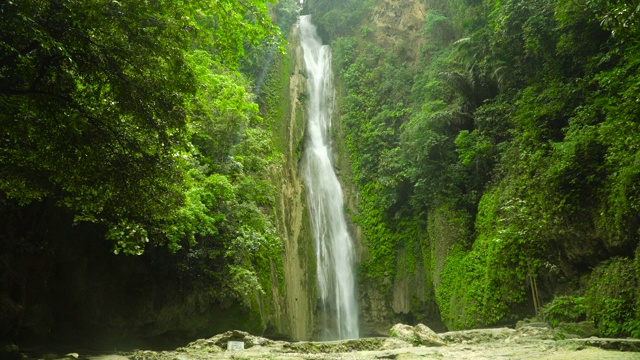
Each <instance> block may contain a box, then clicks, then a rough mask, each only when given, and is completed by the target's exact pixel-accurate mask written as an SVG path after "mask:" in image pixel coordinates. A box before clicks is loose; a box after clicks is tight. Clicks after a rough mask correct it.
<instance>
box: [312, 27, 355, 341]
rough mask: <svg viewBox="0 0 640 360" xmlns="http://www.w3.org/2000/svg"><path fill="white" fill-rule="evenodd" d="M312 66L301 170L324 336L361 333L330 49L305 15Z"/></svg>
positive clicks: (344, 335)
mask: <svg viewBox="0 0 640 360" xmlns="http://www.w3.org/2000/svg"><path fill="white" fill-rule="evenodd" d="M300 34H301V40H300V42H301V44H302V49H303V51H304V61H305V64H306V67H307V87H308V92H309V101H308V107H309V108H308V115H309V117H308V121H307V129H306V143H305V148H304V155H303V162H302V169H303V170H302V171H303V174H304V180H305V184H306V189H307V201H308V204H309V212H310V217H311V226H312V228H313V235H314V245H315V249H316V267H317V272H318V289H319V297H320V302H321V303H320V305H321V308H320V309H319V311H320V320H321V327H322V329H321V330H322V333H321V336H320V337H321V338H322V340H332V339H354V338H357V337H358V336H359V334H358V306H357V303H356V297H355V280H354V269H353V267H354V249H353V242H352V241H351V237H350V236H349V232H348V231H347V224H346V220H345V217H344V209H343V206H344V201H343V195H342V188H341V186H340V182H339V181H338V178H337V177H336V174H335V172H334V170H333V166H332V164H331V134H330V130H331V113H332V111H333V100H334V95H335V94H334V88H333V73H332V72H331V50H330V48H329V46H327V45H322V42H321V40H320V38H319V37H318V35H317V33H316V28H315V26H313V24H311V18H310V16H309V15H306V16H301V17H300Z"/></svg>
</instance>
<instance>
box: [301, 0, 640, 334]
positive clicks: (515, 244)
mask: <svg viewBox="0 0 640 360" xmlns="http://www.w3.org/2000/svg"><path fill="white" fill-rule="evenodd" d="M314 3H315V4H316V5H314V6H310V8H311V10H312V11H313V10H314V8H317V9H322V8H331V7H332V6H335V7H336V9H342V10H344V11H345V12H346V14H345V15H343V17H344V18H351V17H352V15H353V17H356V15H355V14H360V13H366V11H367V6H369V5H370V4H369V3H363V2H355V1H347V2H341V4H340V5H338V4H335V2H332V1H328V0H325V1H316V2H314ZM356 3H358V4H359V5H357V4H356ZM423 3H424V4H425V5H426V9H427V12H426V16H425V20H424V28H423V34H422V41H423V45H422V47H421V49H420V52H419V54H418V56H417V58H416V59H413V58H411V56H410V55H407V52H406V51H404V50H403V49H402V45H401V44H400V45H398V47H397V48H395V49H394V48H388V47H387V48H381V47H380V46H379V45H378V43H377V41H378V38H377V37H376V36H378V35H376V30H375V29H373V28H372V27H371V26H372V25H371V24H370V23H369V22H367V21H362V22H361V23H360V25H358V26H354V25H353V24H354V23H351V26H352V31H347V30H344V29H343V27H341V26H335V24H333V23H331V22H329V21H327V20H326V19H325V17H323V16H321V17H320V18H316V21H317V22H320V24H321V25H322V26H323V27H324V28H325V30H326V31H327V32H328V33H329V35H330V36H331V37H332V40H331V43H332V46H333V49H334V58H335V67H336V69H337V72H338V74H339V79H340V81H341V82H342V84H343V86H344V91H343V97H342V100H341V107H340V112H341V116H342V120H343V122H344V124H345V128H346V139H347V143H348V148H349V151H350V154H351V159H352V168H353V174H354V179H355V182H356V186H357V187H358V191H359V195H360V204H359V213H358V214H357V216H356V221H357V222H358V224H359V225H361V226H362V227H363V233H364V236H365V241H366V244H367V245H368V248H369V250H370V252H371V258H370V259H369V260H367V261H366V262H365V263H364V264H363V267H362V274H361V275H363V276H367V277H372V278H377V279H383V278H385V277H387V278H388V277H391V279H392V280H393V276H394V274H393V269H395V268H396V266H395V262H396V254H398V252H399V251H400V249H402V248H407V247H408V246H412V247H413V248H414V249H415V248H416V246H417V247H418V248H421V249H422V251H419V252H418V253H421V254H431V258H430V259H428V256H423V258H422V259H423V261H424V263H425V264H426V265H429V266H430V267H431V271H432V277H433V279H434V281H433V285H434V287H435V295H436V301H437V304H438V307H439V309H440V312H441V315H442V319H443V320H444V321H445V323H446V324H447V325H448V326H449V327H450V328H462V327H473V326H481V325H491V324H498V323H504V322H511V321H514V320H515V319H517V318H519V317H523V316H527V315H535V314H537V313H538V312H539V310H540V308H541V304H542V303H549V302H551V300H552V298H553V295H554V294H555V293H559V294H560V295H562V294H563V293H562V292H569V293H572V292H577V293H576V295H575V296H578V297H580V296H582V294H581V293H580V292H582V293H584V292H585V291H587V290H588V292H587V294H586V295H585V297H584V299H585V300H584V303H583V304H584V306H585V307H586V309H582V310H580V311H578V310H576V311H575V314H573V313H571V314H569V313H567V314H563V313H561V312H559V310H558V307H559V306H560V305H559V304H560V302H561V301H560V300H558V301H560V302H556V303H555V304H556V306H551V307H546V308H545V313H546V314H547V315H548V316H550V317H551V319H552V321H560V320H561V319H563V316H564V317H567V318H570V317H573V318H577V317H578V315H577V314H578V313H580V314H582V313H583V312H585V313H586V315H587V317H588V319H589V320H591V321H594V322H595V323H596V324H597V325H598V327H599V330H600V331H601V333H603V334H608V335H617V336H624V335H630V334H633V335H634V336H638V332H637V324H638V320H639V319H640V315H639V314H638V313H637V311H635V312H634V311H632V309H634V307H632V305H633V304H637V301H638V299H639V296H638V294H637V292H636V291H635V287H631V286H629V289H628V291H627V290H624V289H625V288H626V286H624V285H622V284H623V283H624V284H632V283H636V282H637V281H638V279H639V278H638V274H637V272H634V271H633V270H634V268H633V267H632V265H631V264H632V263H633V261H637V260H631V259H633V258H634V251H636V249H637V248H638V245H639V239H640V202H639V201H640V193H639V191H640V190H639V189H640V175H639V174H640V163H639V162H638V157H639V156H640V148H639V145H638V144H640V127H639V126H640V121H639V119H640V105H639V104H638V98H637V94H638V93H639V92H640V89H639V88H638V87H639V86H640V78H638V74H639V71H638V70H639V66H640V55H638V54H640V52H639V51H638V50H639V48H640V34H639V33H638V26H637V25H638V21H640V11H639V9H638V6H639V5H640V4H638V2H637V1H632V2H625V1H600V0H589V1H586V2H579V1H553V0H543V1H533V2H532V1H523V0H507V1H488V0H486V1H456V0H448V1H426V2H423ZM368 9H369V10H370V9H371V8H368ZM336 11H337V10H336ZM365 18H367V17H366V16H365ZM369 18H371V17H369ZM358 19H362V18H361V17H359V18H358ZM337 24H340V22H337ZM405 35H406V34H405ZM424 224H428V226H427V230H428V231H427V233H426V234H424V232H423V233H422V234H423V235H416V234H420V232H414V231H406V229H411V228H418V229H420V228H423V227H424ZM416 237H418V238H417V239H416ZM411 244H413V245H411ZM416 244H417V245H416ZM614 257H622V258H623V259H626V260H616V261H613V262H611V263H603V265H600V267H598V268H597V269H599V270H595V271H594V273H593V275H592V280H591V282H590V283H589V285H588V286H587V285H583V286H582V287H580V286H579V285H576V282H575V281H572V279H575V278H577V277H580V276H582V275H585V274H588V273H589V272H590V271H591V269H593V268H594V267H596V266H598V264H599V263H601V262H602V261H604V260H607V259H610V258H614ZM636 257H637V256H636ZM606 264H610V265H606ZM616 264H618V265H616ZM623 264H625V265H624V266H623ZM615 276H617V277H618V278H620V279H626V280H625V281H624V282H621V283H619V284H620V285H619V286H618V285H614V284H613V283H614V282H612V281H611V280H612V277H615ZM605 284H607V285H608V286H609V287H606V288H605V287H603V286H605ZM585 286H587V287H588V289H587V288H585ZM614 289H616V290H614ZM603 294H610V296H611V297H610V298H608V297H604V295H603ZM565 295H566V294H565ZM569 295H570V294H569ZM427 300H428V299H427ZM636 308H637V306H636ZM554 319H555V320H554ZM614 324H617V325H615V326H614Z"/></svg>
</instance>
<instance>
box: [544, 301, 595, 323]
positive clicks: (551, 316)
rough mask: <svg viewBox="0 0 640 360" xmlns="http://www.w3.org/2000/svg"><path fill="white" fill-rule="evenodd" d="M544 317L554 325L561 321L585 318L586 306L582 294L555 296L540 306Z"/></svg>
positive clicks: (574, 320) (575, 320)
mask: <svg viewBox="0 0 640 360" xmlns="http://www.w3.org/2000/svg"><path fill="white" fill-rule="evenodd" d="M542 315H543V316H544V319H545V320H547V321H548V322H549V323H551V326H553V327H556V326H558V324H559V323H561V322H578V321H582V320H585V318H586V315H587V308H586V306H585V300H584V297H582V296H557V297H555V298H554V299H553V301H551V302H550V303H548V304H546V305H545V306H544V307H543V308H542Z"/></svg>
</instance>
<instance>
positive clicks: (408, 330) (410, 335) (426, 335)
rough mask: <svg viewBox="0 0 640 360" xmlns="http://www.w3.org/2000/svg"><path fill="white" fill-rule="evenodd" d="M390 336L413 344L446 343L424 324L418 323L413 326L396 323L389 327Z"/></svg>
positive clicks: (433, 344) (436, 344) (432, 344)
mask: <svg viewBox="0 0 640 360" xmlns="http://www.w3.org/2000/svg"><path fill="white" fill-rule="evenodd" d="M391 337H392V338H396V339H399V340H402V341H406V342H408V343H409V344H413V345H424V346H443V345H446V344H445V343H444V341H442V339H441V338H440V336H438V334H436V333H435V332H434V331H433V330H431V329H429V327H427V326H426V325H424V324H418V325H416V326H415V327H413V326H411V325H405V324H396V325H394V326H393V327H392V328H391Z"/></svg>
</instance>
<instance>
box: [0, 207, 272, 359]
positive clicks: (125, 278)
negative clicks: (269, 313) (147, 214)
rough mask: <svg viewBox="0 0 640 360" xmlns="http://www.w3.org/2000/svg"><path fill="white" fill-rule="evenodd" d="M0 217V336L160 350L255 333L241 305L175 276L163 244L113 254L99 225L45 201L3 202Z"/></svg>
mask: <svg viewBox="0 0 640 360" xmlns="http://www.w3.org/2000/svg"><path fill="white" fill-rule="evenodd" d="M0 219H2V220H1V222H0V229H2V231H1V232H0V254H2V255H0V271H1V274H2V275H1V276H2V277H1V278H0V317H1V319H2V321H1V324H2V325H1V326H2V327H1V328H0V331H1V333H0V337H2V338H3V339H7V340H8V341H9V342H13V343H16V344H19V345H20V346H21V347H23V348H24V349H27V350H29V349H37V348H41V347H51V348H54V349H55V348H65V347H68V348H69V349H73V348H76V349H77V348H82V349H90V350H113V349H118V350H124V349H132V348H155V349H162V348H175V347H176V346H182V345H184V344H186V343H187V342H188V341H191V340H193V339H196V338H199V337H208V336H211V335H213V334H216V333H219V332H222V331H225V330H228V329H229V328H241V329H246V330H247V331H251V332H254V333H259V332H260V331H261V325H260V322H261V320H260V319H259V318H255V317H252V315H251V314H250V313H249V311H248V310H246V309H245V308H243V307H242V306H241V305H239V304H237V303H232V302H231V301H228V302H226V303H220V302H219V300H217V299H216V298H215V297H214V296H213V295H212V289H211V288H210V287H207V286H202V285H198V284H196V283H194V282H193V281H191V280H188V279H185V277H184V276H181V274H180V268H179V266H178V259H179V258H180V257H179V256H175V255H171V254H169V253H168V251H167V250H166V249H165V248H158V247H152V248H149V249H148V250H147V251H146V252H145V253H144V255H141V256H116V255H114V254H113V252H112V248H111V245H112V244H111V243H109V242H108V241H105V240H104V238H103V236H102V234H104V229H102V228H101V227H96V226H95V225H93V224H87V223H80V224H77V225H73V224H72V220H73V217H72V216H71V215H70V214H69V213H68V212H67V211H65V210H64V209H60V208H57V207H55V206H53V205H52V204H50V203H38V204H33V205H31V206H27V207H20V206H17V205H15V204H5V205H4V206H2V207H0Z"/></svg>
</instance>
